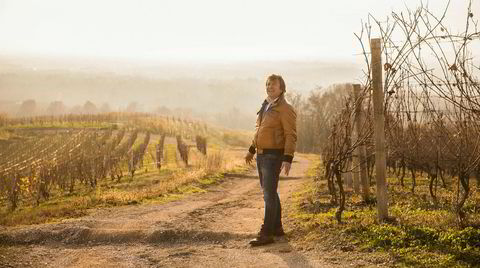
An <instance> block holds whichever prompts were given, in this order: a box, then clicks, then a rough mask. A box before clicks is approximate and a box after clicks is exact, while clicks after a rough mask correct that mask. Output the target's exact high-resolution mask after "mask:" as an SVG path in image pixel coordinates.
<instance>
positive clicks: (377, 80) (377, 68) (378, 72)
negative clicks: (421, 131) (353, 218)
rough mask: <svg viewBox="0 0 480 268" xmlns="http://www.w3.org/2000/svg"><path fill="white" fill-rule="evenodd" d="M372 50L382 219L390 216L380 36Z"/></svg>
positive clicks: (372, 45) (377, 177)
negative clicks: (386, 177)
mask: <svg viewBox="0 0 480 268" xmlns="http://www.w3.org/2000/svg"><path fill="white" fill-rule="evenodd" d="M370 48H371V52H372V59H371V60H372V89H373V113H374V125H375V127H374V132H375V133H374V135H375V181H376V185H377V211H378V219H379V220H380V221H383V220H386V219H387V218H388V200H387V184H386V179H385V175H386V158H385V115H384V92H383V81H382V79H383V78H382V68H383V66H382V43H381V39H380V38H374V39H371V40H370Z"/></svg>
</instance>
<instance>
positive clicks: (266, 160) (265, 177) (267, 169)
mask: <svg viewBox="0 0 480 268" xmlns="http://www.w3.org/2000/svg"><path fill="white" fill-rule="evenodd" d="M282 160H283V157H282V155H275V154H259V155H257V169H258V176H259V177H260V186H261V187H262V190H263V200H264V201H265V216H264V219H263V228H264V230H265V232H266V234H273V231H274V230H275V229H276V228H279V227H280V226H282V207H281V205H280V197H279V196H278V193H277V187H278V180H279V176H280V168H281V167H282Z"/></svg>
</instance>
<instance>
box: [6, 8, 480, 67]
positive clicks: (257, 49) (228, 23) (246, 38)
mask: <svg viewBox="0 0 480 268" xmlns="http://www.w3.org/2000/svg"><path fill="white" fill-rule="evenodd" d="M473 1H474V4H475V7H476V9H477V10H478V9H479V8H478V7H479V4H480V3H479V2H480V0H473ZM446 2H447V1H444V0H432V1H430V3H429V6H430V7H431V9H432V10H433V11H440V10H442V9H443V7H444V6H445V5H446ZM419 3H420V1H418V0H405V1H385V0H362V1H347V0H337V1H320V0H311V1H308V0H295V1H279V0H262V1H259V0H242V1H240V0H238V1H227V0H202V1H193V0H192V1H187V0H156V1H153V0H148V1H147V0H131V1H127V0H124V1H122V0H95V1H93V0H78V1H73V0H37V1H35V0H30V1H29V0H0V54H4V55H18V54H29V55H56V56H75V57H94V58H95V57H105V58H123V59H133V60H153V61H187V62H188V61H198V62H201V61H231V60H285V59H299V60H303V59H309V60H311V59H328V60H330V59H346V60H351V59H352V57H353V54H355V53H359V52H360V48H359V45H358V43H357V42H356V40H355V38H354V36H353V32H359V30H360V22H361V20H362V19H365V18H366V17H367V15H368V13H371V14H373V15H374V16H375V17H377V18H384V17H385V16H386V15H387V14H389V13H390V12H391V10H392V9H393V10H402V9H404V6H405V5H407V6H409V7H415V6H417V5H418V4H419ZM424 3H427V1H424ZM466 4H467V1H466V0H452V3H451V9H450V12H451V13H450V14H451V15H452V16H451V17H452V18H453V20H458V23H459V25H461V24H462V22H463V21H464V17H465V16H464V13H465V8H466ZM479 11H480V10H479ZM478 13H479V14H477V15H478V16H480V12H478Z"/></svg>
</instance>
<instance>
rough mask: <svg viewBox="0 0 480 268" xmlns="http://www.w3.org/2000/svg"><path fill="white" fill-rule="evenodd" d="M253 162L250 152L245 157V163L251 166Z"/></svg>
mask: <svg viewBox="0 0 480 268" xmlns="http://www.w3.org/2000/svg"><path fill="white" fill-rule="evenodd" d="M252 160H253V154H252V153H250V152H248V153H247V155H246V156H245V163H247V165H251V164H252Z"/></svg>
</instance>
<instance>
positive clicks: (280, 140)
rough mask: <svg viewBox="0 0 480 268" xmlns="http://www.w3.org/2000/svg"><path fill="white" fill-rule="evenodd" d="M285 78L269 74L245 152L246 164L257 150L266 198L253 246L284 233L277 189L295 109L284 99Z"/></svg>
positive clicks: (288, 154) (288, 156)
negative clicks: (250, 140)
mask: <svg viewBox="0 0 480 268" xmlns="http://www.w3.org/2000/svg"><path fill="white" fill-rule="evenodd" d="M285 92H286V87H285V81H284V80H283V78H282V77H281V76H280V75H275V74H272V75H270V76H269V77H268V78H267V81H266V93H267V98H266V99H265V101H264V102H263V104H262V107H261V108H260V110H259V111H258V113H257V115H258V116H257V123H256V130H255V136H254V138H253V140H252V145H251V146H250V148H249V150H248V151H249V152H248V153H247V155H246V156H245V161H246V163H247V164H250V163H251V162H252V159H253V156H254V154H255V152H256V153H257V168H258V175H259V177H260V185H261V187H262V189H263V199H264V201H265V215H264V221H263V224H262V227H261V228H260V232H258V234H257V237H256V238H255V239H253V240H252V241H250V244H251V245H252V246H260V245H265V244H269V243H273V242H274V240H273V238H274V236H282V235H284V234H285V233H284V231H283V227H282V209H281V205H280V198H279V196H278V193H277V187H278V180H279V175H280V173H281V171H282V170H284V171H285V175H287V176H288V173H289V172H290V167H291V164H292V159H293V156H294V152H295V147H296V142H297V133H296V118H297V115H296V112H295V110H294V109H293V107H292V106H291V105H290V104H289V103H287V101H286V100H285V96H284V95H285Z"/></svg>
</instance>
